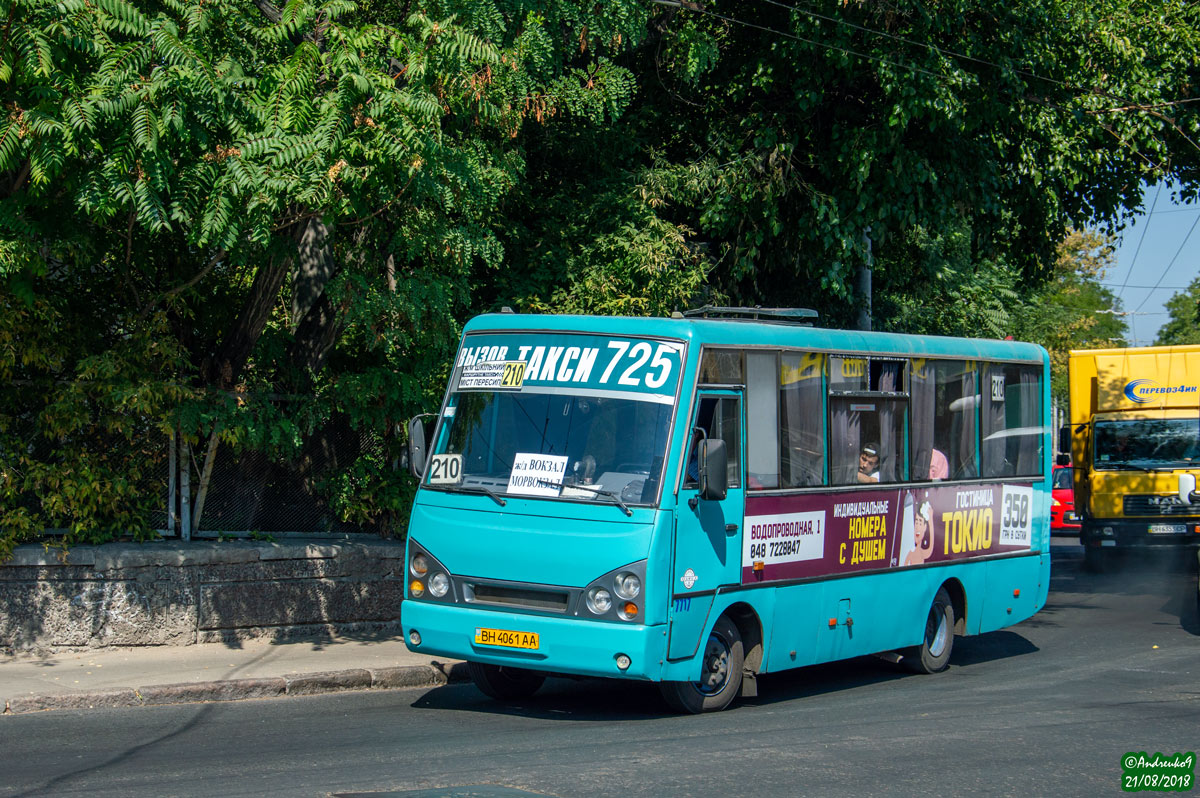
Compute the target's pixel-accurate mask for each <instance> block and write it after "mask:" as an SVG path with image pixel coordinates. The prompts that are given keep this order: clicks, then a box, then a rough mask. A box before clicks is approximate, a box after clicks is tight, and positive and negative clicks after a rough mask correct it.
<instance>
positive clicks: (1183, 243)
mask: <svg viewBox="0 0 1200 798" xmlns="http://www.w3.org/2000/svg"><path fill="white" fill-rule="evenodd" d="M1198 223H1200V216H1197V217H1196V218H1195V220H1193V221H1192V226H1191V227H1189V228H1188V231H1187V235H1185V236H1184V237H1183V241H1181V242H1180V244H1179V249H1177V250H1175V257H1173V258H1171V262H1170V263H1168V264H1167V268H1165V269H1163V272H1162V274H1160V275H1159V276H1158V282H1157V283H1155V284H1154V287H1153V288H1151V289H1150V293H1151V294H1152V293H1153V292H1155V291H1157V290H1158V287H1159V285H1160V284H1161V283H1162V281H1163V280H1164V279H1166V276H1167V272H1169V271H1171V267H1172V266H1174V265H1175V261H1176V260H1177V259H1178V258H1179V254H1180V253H1181V252H1183V248H1184V247H1185V246H1187V242H1188V239H1189V238H1191V237H1192V233H1193V232H1195V230H1196V225H1197V224H1198ZM1129 270H1130V271H1133V267H1132V266H1130V269H1129ZM1149 300H1150V294H1146V298H1145V299H1143V300H1142V304H1141V305H1138V306H1137V307H1136V308H1134V312H1135V313H1136V312H1137V311H1139V310H1141V309H1142V305H1145V304H1146V303H1147V302H1148V301H1149Z"/></svg>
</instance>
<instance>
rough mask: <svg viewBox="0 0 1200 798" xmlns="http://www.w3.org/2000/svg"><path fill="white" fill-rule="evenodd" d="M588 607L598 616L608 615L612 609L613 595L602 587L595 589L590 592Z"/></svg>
mask: <svg viewBox="0 0 1200 798" xmlns="http://www.w3.org/2000/svg"><path fill="white" fill-rule="evenodd" d="M587 607H588V609H589V610H591V611H592V612H593V613H595V614H596V615H607V614H608V611H609V610H611V609H612V593H609V592H608V591H607V590H605V589H604V588H602V587H594V588H592V589H591V590H589V591H588V594H587Z"/></svg>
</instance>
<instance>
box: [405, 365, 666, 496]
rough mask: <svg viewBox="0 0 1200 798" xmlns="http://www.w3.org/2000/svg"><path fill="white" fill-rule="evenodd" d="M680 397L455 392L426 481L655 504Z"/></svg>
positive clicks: (515, 492) (449, 486) (461, 487)
mask: <svg viewBox="0 0 1200 798" xmlns="http://www.w3.org/2000/svg"><path fill="white" fill-rule="evenodd" d="M672 409H673V404H670V403H663V402H655V401H649V400H644V399H635V398H624V397H620V396H611V395H610V396H601V395H595V394H590V393H586V392H580V393H564V392H562V389H558V390H557V391H546V392H541V391H538V390H537V389H533V390H529V389H527V390H524V391H521V392H519V393H513V392H505V391H462V392H457V393H452V394H451V395H450V398H449V402H448V404H447V411H446V413H445V416H444V422H443V424H442V430H441V432H440V433H439V435H438V440H437V445H436V447H434V448H433V453H432V457H431V458H430V469H429V471H428V474H427V477H426V484H427V485H429V486H431V487H434V488H442V489H446V490H463V491H475V492H478V491H480V490H483V491H486V492H489V493H491V494H492V495H494V496H495V495H504V494H506V495H510V496H512V495H520V496H540V497H548V498H560V499H571V500H574V501H586V502H600V503H614V500H616V502H615V503H617V504H622V503H624V504H632V505H650V504H653V503H654V502H655V501H656V500H657V498H658V493H659V491H658V487H659V484H660V482H661V479H662V469H663V461H664V456H665V454H666V447H667V436H668V433H669V430H670V421H671V414H672Z"/></svg>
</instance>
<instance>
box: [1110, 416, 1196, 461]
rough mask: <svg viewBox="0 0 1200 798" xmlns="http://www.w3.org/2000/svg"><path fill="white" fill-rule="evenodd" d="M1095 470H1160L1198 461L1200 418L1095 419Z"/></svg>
mask: <svg viewBox="0 0 1200 798" xmlns="http://www.w3.org/2000/svg"><path fill="white" fill-rule="evenodd" d="M1095 444H1096V457H1095V465H1096V469H1097V470H1101V471H1104V470H1112V471H1116V470H1122V469H1139V470H1164V469H1177V468H1193V467H1195V465H1196V464H1197V463H1200V419H1195V418H1170V419H1136V420H1128V421H1097V422H1096V440H1095Z"/></svg>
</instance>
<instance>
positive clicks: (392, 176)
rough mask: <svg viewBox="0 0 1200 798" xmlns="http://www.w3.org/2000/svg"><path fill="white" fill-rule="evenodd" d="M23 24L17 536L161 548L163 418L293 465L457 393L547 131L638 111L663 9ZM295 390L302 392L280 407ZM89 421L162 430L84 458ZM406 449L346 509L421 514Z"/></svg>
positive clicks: (11, 118) (13, 374) (222, 13)
mask: <svg viewBox="0 0 1200 798" xmlns="http://www.w3.org/2000/svg"><path fill="white" fill-rule="evenodd" d="M4 12H5V13H4V14H3V15H0V103H2V105H0V107H2V109H3V113H2V114H0V279H3V280H4V283H3V287H2V289H0V299H2V301H3V303H4V307H5V309H6V310H7V311H9V312H8V313H6V314H5V319H4V322H3V325H4V326H3V328H2V329H3V332H4V337H3V338H0V340H3V341H5V342H6V343H7V346H6V348H5V349H4V350H2V354H3V359H2V360H0V377H2V378H3V379H4V380H5V381H6V382H7V383H9V384H12V385H16V386H18V387H19V388H20V390H18V391H13V392H8V391H7V390H6V391H5V401H4V403H3V405H2V406H0V474H3V477H0V479H2V480H3V481H2V483H0V490H2V491H3V492H4V496H5V499H6V500H5V502H4V506H3V509H2V510H0V515H2V516H3V517H0V529H2V530H3V534H4V535H5V536H6V539H7V540H8V541H9V542H10V543H11V541H12V540H15V539H20V538H22V537H28V536H29V535H30V534H33V533H34V532H35V531H36V530H38V529H40V528H42V527H63V528H66V529H68V539H87V537H86V536H87V535H91V534H93V530H98V532H95V534H99V533H101V532H103V533H108V532H111V531H112V530H114V529H118V528H124V529H125V530H126V531H130V532H138V531H139V530H140V531H141V532H140V533H141V534H145V533H146V532H147V530H146V518H147V515H146V507H145V502H134V501H132V500H130V497H129V495H128V494H129V492H128V491H126V492H125V493H122V491H120V490H116V488H117V487H118V486H119V485H121V484H124V483H129V484H130V485H132V484H133V483H134V482H135V480H132V479H131V476H132V474H131V468H132V467H133V463H134V462H135V461H136V459H137V448H138V446H148V445H151V442H150V439H149V438H148V437H147V436H148V434H149V431H150V430H155V431H157V432H158V433H159V434H160V435H161V434H165V431H166V430H167V429H170V428H172V427H177V428H179V429H180V430H181V432H182V434H183V435H184V436H185V437H186V438H189V439H191V440H192V442H193V443H199V442H200V441H201V440H202V439H206V438H207V437H208V436H209V435H211V434H213V431H214V430H217V431H219V434H220V438H221V440H222V441H223V443H224V445H225V446H230V447H234V450H235V451H236V450H238V449H239V447H253V448H256V449H259V450H264V451H268V452H270V453H271V454H272V456H274V457H276V458H278V459H280V460H285V461H286V460H291V461H297V460H301V459H303V457H304V456H305V455H304V447H305V441H306V440H308V439H311V438H312V436H314V435H315V436H320V435H321V434H322V431H323V430H326V429H328V428H330V427H333V426H343V427H344V426H346V425H349V426H350V427H352V428H356V429H357V428H366V427H369V428H371V429H375V430H377V431H379V433H380V434H382V435H385V436H388V437H389V439H390V435H391V430H393V429H394V428H395V427H396V425H397V423H398V422H399V421H400V420H401V419H403V418H404V417H406V416H407V415H409V414H411V413H414V412H417V411H418V410H421V409H424V407H426V406H427V405H428V403H429V402H430V398H431V396H432V395H433V394H434V393H435V392H436V391H437V390H438V388H439V385H438V376H439V375H444V374H445V362H446V360H447V359H448V356H449V352H450V351H451V349H452V348H453V346H454V344H455V342H456V339H457V333H458V329H459V325H460V323H461V319H462V317H463V316H464V315H465V314H466V313H467V312H468V308H469V307H470V304H471V296H472V294H471V289H472V285H473V283H474V281H475V279H476V276H477V275H479V274H487V273H489V272H490V271H493V270H495V269H497V268H499V266H500V264H501V263H502V258H503V254H502V249H501V246H500V240H499V237H498V235H497V232H496V230H497V227H498V224H497V214H498V209H499V206H500V203H501V201H502V199H503V198H504V197H505V196H506V195H507V194H508V193H509V192H511V191H512V190H513V187H514V186H515V185H516V184H517V183H518V182H519V181H520V180H521V178H522V175H523V172H524V169H525V154H524V151H523V138H522V130H523V128H524V127H525V126H527V125H529V124H535V125H536V124H541V123H543V122H544V121H545V120H547V119H550V118H559V119H569V120H572V122H573V123H574V124H579V125H594V124H602V123H604V122H605V121H607V120H611V119H612V118H613V117H615V116H616V115H617V114H619V113H620V112H621V110H622V109H623V107H624V106H625V105H626V104H627V103H628V101H629V98H630V97H631V95H632V92H633V79H632V76H631V75H630V73H629V72H628V70H627V69H624V68H622V67H620V66H617V65H616V64H614V63H613V62H612V59H611V57H610V56H611V55H612V54H613V53H617V52H620V51H621V50H622V49H623V48H624V47H626V46H627V45H628V43H629V42H630V41H632V40H634V38H635V37H636V36H637V35H638V32H639V31H641V30H644V27H645V17H646V11H645V9H644V6H643V5H642V4H639V3H633V2H626V3H615V4H610V5H609V6H607V7H606V8H605V10H604V13H603V14H600V13H597V10H596V9H594V8H593V7H591V6H584V5H581V4H575V3H570V2H552V3H549V4H547V3H536V4H534V3H520V2H518V3H507V2H506V3H478V2H471V3H456V2H447V3H442V2H432V3H425V4H420V5H410V6H408V7H407V8H406V7H404V6H402V5H401V6H396V5H392V4H382V3H376V4H373V3H369V2H367V3H353V2H347V0H327V1H324V2H307V0H290V1H289V2H288V3H286V4H285V5H283V6H282V7H276V6H274V5H272V4H271V3H269V2H267V0H254V1H253V2H250V1H249V0H203V1H202V2H199V1H192V2H189V1H188V0H183V1H182V2H180V1H179V0H161V1H160V0H101V2H99V3H97V4H92V3H84V2H75V0H63V2H58V3H50V2H46V0H12V1H11V2H7V3H5V4H4ZM124 393H131V394H133V395H136V396H140V397H153V401H151V400H150V399H148V398H146V399H144V401H143V403H142V404H141V405H139V406H136V407H135V406H133V405H131V404H130V403H129V402H128V401H126V400H122V401H121V402H117V401H116V399H115V398H114V397H115V396H117V395H119V394H124ZM279 395H283V396H288V397H296V396H298V397H302V398H300V399H299V400H297V401H292V402H290V403H289V405H288V407H289V409H288V411H287V412H286V413H280V412H279V405H278V402H275V401H274V400H272V399H270V397H272V396H279ZM105 402H107V403H108V404H107V405H105V404H104V403H105ZM83 429H90V430H93V431H96V430H99V431H103V432H104V433H105V435H108V436H112V435H121V436H124V437H125V439H126V443H129V444H130V445H131V446H132V445H133V443H134V438H138V437H139V436H141V440H140V442H139V443H138V445H137V446H132V449H130V447H128V446H127V447H124V452H125V453H124V455H123V456H120V457H118V456H117V455H116V454H115V452H116V451H119V450H121V447H117V448H116V449H113V448H112V447H109V449H108V457H107V459H103V458H101V459H100V460H97V461H96V462H91V461H87V460H86V459H84V460H80V459H79V458H78V454H79V452H80V451H84V450H88V447H89V446H90V447H92V448H91V450H99V449H103V448H104V444H103V442H102V440H101V439H93V440H91V441H90V443H87V442H84V440H83V437H80V438H79V439H78V440H79V441H80V443H79V447H82V448H73V446H72V445H69V444H70V442H71V441H73V440H75V438H73V437H72V436H73V435H75V434H76V432H78V431H80V430H83ZM160 445H161V444H160ZM395 454H396V452H394V451H390V450H389V451H387V452H385V457H384V458H383V460H382V461H381V462H370V463H368V462H360V463H357V464H356V467H354V468H350V469H339V470H338V471H337V472H336V473H333V474H332V475H329V474H326V477H327V478H326V479H325V483H324V484H325V488H326V490H327V491H328V492H329V493H330V494H331V501H333V502H334V503H335V504H339V506H340V509H341V510H342V511H343V515H344V516H345V517H347V518H351V519H354V520H356V521H361V522H371V523H376V524H380V525H383V526H387V525H391V524H394V522H395V519H396V518H397V517H398V516H399V515H400V513H401V510H402V509H403V507H404V504H405V498H406V494H407V492H408V491H410V490H411V489H410V487H409V486H408V485H407V484H406V483H405V481H404V480H403V479H402V478H401V477H400V476H399V474H398V473H397V472H395V471H394V470H392V469H391V468H389V467H386V466H387V463H388V462H389V461H390V460H394V458H395ZM74 463H78V465H79V466H80V467H79V468H78V469H74V468H72V467H70V466H72V464H74ZM85 466H86V467H85ZM319 471H321V469H320V468H319V464H318V465H317V466H314V472H319ZM51 473H54V474H55V475H56V476H54V477H53V478H51V477H49V476H46V475H48V474H51ZM314 479H316V475H315V476H314ZM123 481H124V483H123ZM318 481H319V480H318ZM129 490H130V491H134V492H136V488H134V487H131V488H130V489H129ZM84 495H87V496H108V497H110V500H109V502H108V504H107V505H105V506H104V507H103V508H98V509H93V508H92V505H91V504H88V503H86V502H84V503H81V502H80V501H79V500H78V497H80V496H84ZM352 497H357V498H352Z"/></svg>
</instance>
